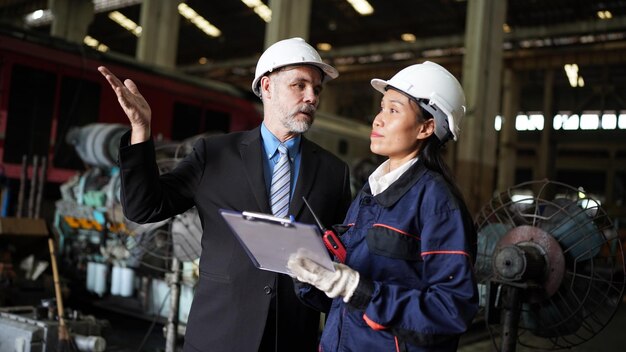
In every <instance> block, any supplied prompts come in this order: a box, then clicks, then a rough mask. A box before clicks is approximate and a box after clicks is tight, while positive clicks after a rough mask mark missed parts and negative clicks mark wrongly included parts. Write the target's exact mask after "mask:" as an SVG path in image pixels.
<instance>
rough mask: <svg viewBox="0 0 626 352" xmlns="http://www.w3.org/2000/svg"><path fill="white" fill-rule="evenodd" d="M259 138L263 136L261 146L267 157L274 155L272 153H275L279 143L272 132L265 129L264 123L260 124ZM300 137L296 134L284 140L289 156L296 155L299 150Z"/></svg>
mask: <svg viewBox="0 0 626 352" xmlns="http://www.w3.org/2000/svg"><path fill="white" fill-rule="evenodd" d="M261 138H263V147H264V148H265V156H266V157H267V158H268V159H271V158H272V157H273V156H274V154H276V153H277V150H278V145H279V144H280V141H279V140H278V138H276V136H274V134H272V132H270V130H268V129H267V127H265V124H264V123H262V124H261ZM301 138H302V137H301V136H300V135H298V136H296V137H294V138H291V139H290V140H288V141H286V142H285V143H283V144H284V145H285V146H286V147H287V150H289V158H291V159H293V158H294V157H295V156H296V154H297V153H298V152H299V151H300V139H301Z"/></svg>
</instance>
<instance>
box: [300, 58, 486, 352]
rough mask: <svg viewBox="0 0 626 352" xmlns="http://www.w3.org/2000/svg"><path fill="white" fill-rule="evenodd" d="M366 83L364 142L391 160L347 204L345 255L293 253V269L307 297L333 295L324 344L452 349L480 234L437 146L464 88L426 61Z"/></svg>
mask: <svg viewBox="0 0 626 352" xmlns="http://www.w3.org/2000/svg"><path fill="white" fill-rule="evenodd" d="M371 83H372V86H373V87H374V88H375V89H376V90H378V91H380V92H381V93H383V94H384V96H383V98H382V101H381V108H380V112H379V113H378V114H377V115H376V118H375V119H374V122H373V124H372V134H371V144H370V148H371V150H372V152H374V153H375V154H378V155H383V156H386V157H388V159H387V160H386V161H385V162H384V163H382V164H381V165H380V166H379V167H378V169H376V171H374V172H373V173H372V175H370V177H369V182H368V183H367V184H366V185H365V186H364V187H363V189H362V190H361V192H360V193H359V194H358V196H357V198H356V199H355V200H354V201H353V202H352V205H351V207H350V210H349V211H348V214H347V216H346V219H345V221H344V223H345V224H349V225H347V228H348V229H347V231H346V232H345V233H343V235H342V236H341V240H342V242H343V244H344V246H345V247H346V250H347V253H348V254H347V257H346V260H345V263H336V264H335V269H336V270H335V271H334V272H332V271H329V270H327V269H325V268H323V267H321V266H320V265H318V264H317V263H315V262H314V261H312V260H310V259H308V258H306V257H302V256H296V257H293V258H291V260H290V262H289V268H290V270H291V271H292V272H293V274H294V276H296V278H297V280H298V281H300V282H303V284H301V285H300V287H299V297H300V298H301V299H302V300H303V301H305V302H307V303H309V304H310V305H313V306H316V307H318V308H319V307H323V303H322V302H323V301H322V299H323V298H324V296H328V297H330V298H334V300H332V304H331V308H330V313H329V315H328V320H327V323H326V326H325V328H324V332H323V335H322V339H321V346H320V350H321V351H394V350H395V351H435V350H436V351H455V350H456V349H457V346H458V341H459V336H460V335H461V334H462V333H463V332H465V331H466V330H467V328H468V326H469V325H470V324H471V322H472V320H473V318H474V316H475V315H476V312H477V310H478V294H477V288H476V281H475V278H474V275H473V270H472V263H473V260H474V255H475V237H476V233H475V231H474V227H473V223H472V219H471V217H470V216H469V213H468V211H467V208H466V206H465V204H464V203H463V200H462V196H461V193H460V192H459V190H458V188H457V187H456V186H455V184H454V181H453V179H452V177H451V176H450V172H449V171H448V168H447V166H446V164H445V162H444V160H443V158H442V156H441V154H440V150H441V147H442V146H443V145H444V144H445V143H446V142H447V141H448V140H450V139H454V140H456V139H457V137H458V134H459V129H458V124H459V122H460V120H461V119H462V117H463V115H464V113H465V107H464V104H465V96H464V94H463V90H462V88H461V86H460V84H459V82H458V81H457V80H456V78H454V76H453V75H452V74H450V73H449V72H448V71H447V70H445V69H444V68H443V67H441V66H439V65H437V64H435V63H432V62H425V63H422V64H417V65H412V66H409V67H407V68H405V69H403V70H401V71H400V72H398V73H397V74H396V75H394V76H393V77H392V78H391V79H390V80H388V81H385V80H381V79H374V80H372V82H371ZM311 285H312V286H314V287H316V288H317V289H318V290H314V289H312V287H311ZM320 291H322V292H324V293H325V295H322V294H321V292H320Z"/></svg>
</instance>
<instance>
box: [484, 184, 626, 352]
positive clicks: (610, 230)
mask: <svg viewBox="0 0 626 352" xmlns="http://www.w3.org/2000/svg"><path fill="white" fill-rule="evenodd" d="M476 225H477V230H478V254H477V260H476V273H477V278H478V280H479V291H480V293H481V307H482V308H484V312H485V319H486V322H487V325H488V328H489V331H490V333H491V336H492V339H493V342H494V346H495V347H496V348H497V350H499V351H514V350H515V349H516V346H517V345H518V344H519V345H521V346H525V347H529V348H536V349H539V350H556V349H564V348H570V347H573V346H576V345H580V344H582V343H584V342H586V341H588V340H589V339H591V338H592V337H594V336H595V335H597V334H598V333H599V332H600V331H601V330H602V329H603V328H604V327H605V326H606V325H607V324H608V323H609V321H610V320H611V318H612V317H613V315H614V313H615V311H616V310H617V308H618V306H619V305H620V303H621V302H622V295H623V292H624V283H625V281H624V280H625V276H624V272H625V270H624V253H623V248H622V243H621V241H620V238H619V236H618V234H617V231H616V229H615V227H614V226H613V224H612V222H611V220H610V219H609V217H608V216H607V214H606V212H605V211H604V210H603V209H602V207H601V205H600V203H599V201H597V200H595V199H592V198H591V197H589V195H588V194H586V193H585V192H584V191H583V190H582V189H577V188H574V187H572V186H569V185H565V184H562V183H558V182H553V181H548V180H544V181H533V182H527V183H523V184H520V185H517V186H514V187H512V188H510V189H508V190H507V191H505V192H503V193H501V194H499V195H497V196H495V197H494V198H493V199H492V200H491V202H490V203H489V204H487V205H485V206H484V207H483V209H482V210H481V211H480V213H479V214H478V216H477V218H476Z"/></svg>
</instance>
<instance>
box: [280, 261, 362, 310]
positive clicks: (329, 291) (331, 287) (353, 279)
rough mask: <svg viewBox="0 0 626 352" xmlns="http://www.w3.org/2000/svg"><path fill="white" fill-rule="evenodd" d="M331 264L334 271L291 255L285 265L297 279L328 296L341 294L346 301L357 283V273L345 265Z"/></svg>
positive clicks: (346, 301)
mask: <svg viewBox="0 0 626 352" xmlns="http://www.w3.org/2000/svg"><path fill="white" fill-rule="evenodd" d="M333 264H334V265H335V271H334V272H333V271H330V270H328V269H326V268H324V267H323V266H321V265H319V264H317V263H316V262H314V261H312V260H311V259H309V258H307V257H303V256H299V255H293V256H291V258H289V261H288V262H287V267H288V268H289V270H291V272H292V273H293V274H294V275H295V276H296V279H298V280H299V281H302V282H306V283H308V284H311V285H313V286H315V287H317V288H318V289H320V290H321V291H324V293H326V295H327V296H328V297H330V298H335V297H337V296H342V297H343V301H344V302H345V303H348V302H349V301H350V298H351V297H352V294H353V293H354V290H356V287H357V286H358V285H359V273H358V272H357V271H355V270H352V269H350V267H348V266H347V265H344V264H338V263H333Z"/></svg>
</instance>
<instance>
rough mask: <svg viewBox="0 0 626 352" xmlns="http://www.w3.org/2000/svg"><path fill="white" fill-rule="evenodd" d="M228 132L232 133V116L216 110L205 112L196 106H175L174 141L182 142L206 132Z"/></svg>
mask: <svg viewBox="0 0 626 352" xmlns="http://www.w3.org/2000/svg"><path fill="white" fill-rule="evenodd" d="M228 131H230V114H228V113H226V112H222V111H215V110H204V112H203V111H202V108H201V107H200V106H196V105H189V104H184V103H175V104H174V118H173V119H172V136H171V138H172V140H175V141H182V140H184V139H186V138H189V137H192V136H195V135H198V134H201V133H205V132H220V133H226V132H228Z"/></svg>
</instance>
